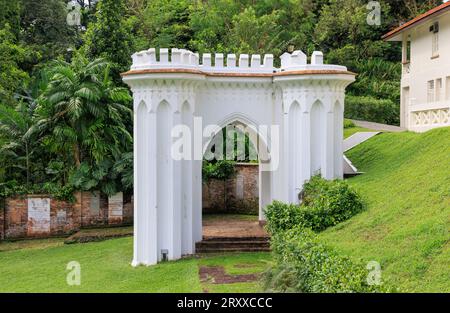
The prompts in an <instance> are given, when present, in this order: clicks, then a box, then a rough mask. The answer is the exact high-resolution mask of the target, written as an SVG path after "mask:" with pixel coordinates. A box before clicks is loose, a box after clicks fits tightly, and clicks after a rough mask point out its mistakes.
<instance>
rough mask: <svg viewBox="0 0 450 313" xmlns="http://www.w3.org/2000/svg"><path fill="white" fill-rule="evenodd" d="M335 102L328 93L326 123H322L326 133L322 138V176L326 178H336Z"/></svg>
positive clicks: (325, 112)
mask: <svg viewBox="0 0 450 313" xmlns="http://www.w3.org/2000/svg"><path fill="white" fill-rule="evenodd" d="M333 107H334V104H333V103H332V99H331V96H330V95H327V97H326V100H325V103H324V112H323V113H322V114H325V117H324V119H323V121H324V122H325V125H321V126H322V127H324V133H323V135H324V136H323V137H324V138H322V143H321V144H322V149H321V153H322V158H321V159H322V166H321V169H322V177H323V178H325V179H333V178H334V169H333V167H334V145H333V143H334V134H333V132H334V114H333Z"/></svg>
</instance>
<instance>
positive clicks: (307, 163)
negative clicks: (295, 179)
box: [301, 105, 311, 182]
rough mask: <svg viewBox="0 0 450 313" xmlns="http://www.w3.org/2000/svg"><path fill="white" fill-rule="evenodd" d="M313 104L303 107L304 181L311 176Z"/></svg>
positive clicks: (302, 163)
mask: <svg viewBox="0 0 450 313" xmlns="http://www.w3.org/2000/svg"><path fill="white" fill-rule="evenodd" d="M310 109H311V106H310V105H309V106H308V107H305V108H304V109H303V108H302V114H301V120H302V127H301V128H302V133H301V138H302V139H301V147H302V151H301V152H302V153H301V155H302V157H301V166H302V178H303V182H305V181H307V180H309V179H310V178H311V114H310V112H311V111H310Z"/></svg>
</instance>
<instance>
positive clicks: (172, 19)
mask: <svg viewBox="0 0 450 313" xmlns="http://www.w3.org/2000/svg"><path fill="white" fill-rule="evenodd" d="M73 2H76V3H77V4H78V5H80V6H81V9H80V13H81V24H80V25H69V24H68V23H67V16H68V12H69V11H70V10H72V9H73V5H68V4H67V1H66V0H41V1H34V0H17V1H9V0H0V164H2V165H1V166H0V189H2V190H3V191H4V193H8V192H11V190H13V189H17V188H18V189H21V190H22V189H23V190H30V191H31V190H37V189H42V190H44V185H45V184H47V183H50V184H53V185H54V186H56V187H55V188H54V189H56V188H57V187H58V186H59V187H61V188H62V187H67V188H75V189H83V190H90V189H101V190H103V191H104V192H106V193H113V192H115V191H118V190H121V189H128V188H131V187H132V181H133V177H132V160H133V156H132V139H131V136H130V134H131V133H132V118H131V114H130V109H131V101H130V96H129V95H128V91H127V90H126V89H123V87H124V85H123V84H122V82H121V79H120V76H119V73H120V72H121V71H124V70H126V69H127V68H128V66H129V64H130V61H131V59H130V54H131V53H132V52H133V51H137V50H140V49H147V48H149V47H151V46H155V47H178V48H188V49H191V50H194V51H199V52H200V53H203V52H222V53H266V52H271V53H274V54H275V56H276V57H278V56H280V55H281V54H282V53H284V52H285V51H286V50H287V49H288V47H289V46H291V45H293V46H294V47H295V48H296V49H301V50H303V51H305V53H307V54H308V55H310V54H311V53H312V51H314V50H322V51H324V53H325V56H326V58H327V60H326V61H328V62H333V63H339V64H343V65H346V66H347V67H348V68H349V69H350V70H352V71H355V72H357V73H358V77H357V81H356V82H355V83H354V84H353V85H352V86H351V87H350V88H349V91H348V93H349V98H348V100H347V111H346V115H347V116H349V117H352V118H360V119H369V120H374V121H381V122H388V123H397V122H398V115H399V109H398V104H399V77H400V65H399V60H400V48H399V46H398V45H397V44H394V45H392V44H390V43H386V42H383V41H381V39H380V37H381V35H382V34H383V33H385V32H387V31H388V30H389V29H390V28H391V27H393V26H396V25H398V24H399V23H400V22H403V21H405V20H408V19H410V18H412V17H414V16H416V15H417V14H419V13H421V12H424V11H426V10H427V9H429V8H431V7H433V6H436V5H437V4H439V2H440V1H438V0H402V3H401V4H399V3H398V1H394V0H381V1H380V3H381V7H382V11H381V12H382V18H381V25H369V24H368V23H367V13H368V12H369V11H368V9H367V8H366V5H367V3H366V1H364V0H329V1H318V0H282V1H280V0H265V1H253V0H236V1H231V0H214V1H212V0H208V1H200V0H195V1H190V0H181V1H180V0H151V1H150V0H87V1H83V0H76V1H73ZM368 107H370V109H368ZM250 148H251V147H250V145H249V142H247V143H246V148H245V150H246V151H247V150H248V151H250V150H249V149H250ZM240 153H241V154H242V153H243V152H242V151H241V152H239V151H237V154H240ZM245 153H247V152H245ZM219 176H220V175H219ZM8 186H9V187H8ZM11 186H17V188H16V187H14V188H11ZM36 186H39V187H36ZM47 189H48V188H47ZM7 190H9V191H7Z"/></svg>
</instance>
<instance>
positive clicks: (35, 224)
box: [28, 198, 50, 234]
mask: <svg viewBox="0 0 450 313" xmlns="http://www.w3.org/2000/svg"><path fill="white" fill-rule="evenodd" d="M49 232H50V199H49V198H28V233H30V234H35V233H38V234H42V233H49Z"/></svg>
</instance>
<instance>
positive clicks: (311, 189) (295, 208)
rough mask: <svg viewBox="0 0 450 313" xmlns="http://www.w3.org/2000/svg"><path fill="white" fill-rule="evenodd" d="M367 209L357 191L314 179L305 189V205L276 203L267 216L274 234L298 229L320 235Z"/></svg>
mask: <svg viewBox="0 0 450 313" xmlns="http://www.w3.org/2000/svg"><path fill="white" fill-rule="evenodd" d="M363 209H364V203H363V201H362V199H361V197H360V196H359V195H358V193H357V192H356V191H354V190H353V189H352V188H351V187H350V186H349V185H348V184H347V182H345V181H342V180H333V181H328V180H325V179H323V178H321V177H320V176H314V177H312V178H311V180H310V181H309V182H307V183H306V184H305V185H304V186H303V203H302V205H300V206H299V205H295V204H286V203H283V202H279V201H274V202H273V203H272V204H270V205H268V206H267V208H266V210H265V214H266V219H267V229H268V231H269V232H270V233H271V234H275V233H277V232H280V231H284V230H287V229H290V228H292V227H294V226H296V225H302V226H303V227H309V228H311V229H312V230H314V231H321V230H324V229H326V228H328V227H330V226H334V225H336V224H338V223H340V222H342V221H345V220H347V219H349V218H350V217H352V216H354V215H355V214H357V213H359V212H361V211H362V210H363Z"/></svg>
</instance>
